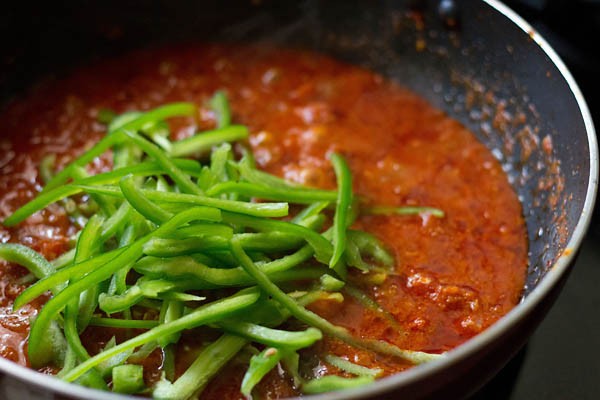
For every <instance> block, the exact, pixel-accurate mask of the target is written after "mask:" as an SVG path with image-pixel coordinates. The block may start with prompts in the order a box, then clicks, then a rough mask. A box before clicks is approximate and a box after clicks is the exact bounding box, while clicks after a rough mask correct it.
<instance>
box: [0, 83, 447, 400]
mask: <svg viewBox="0 0 600 400" xmlns="http://www.w3.org/2000/svg"><path fill="white" fill-rule="evenodd" d="M209 105H210V107H211V108H212V109H213V111H214V112H215V115H216V117H217V122H218V126H217V128H216V129H214V130H211V131H206V132H201V133H198V134H196V135H194V136H192V137H189V138H186V139H183V140H179V141H175V142H172V141H170V140H169V136H170V132H169V127H168V125H167V123H166V122H165V120H166V119H168V118H172V117H182V116H193V115H195V113H196V107H195V105H193V104H189V103H174V104H168V105H164V106H161V107H158V108H155V109H153V110H151V111H148V112H144V113H141V112H128V113H125V114H122V115H118V116H117V115H114V114H113V113H111V112H109V111H102V112H101V113H100V115H99V119H100V120H101V121H102V122H104V123H106V124H107V125H108V133H107V135H106V136H104V138H103V139H101V140H100V141H99V142H98V143H97V144H96V145H95V146H94V147H92V148H91V149H89V150H88V151H87V152H86V153H84V154H83V155H82V156H80V157H79V158H77V159H76V160H74V161H73V162H71V163H70V164H69V165H67V166H66V167H65V168H63V169H62V170H61V171H60V172H58V173H57V174H54V173H53V168H52V165H53V162H52V161H53V159H52V158H51V157H49V158H47V159H45V160H44V162H43V163H42V165H41V175H42V176H43V177H44V178H45V179H46V180H47V182H46V185H45V187H44V189H43V190H42V191H41V192H40V193H39V195H38V196H37V197H36V198H35V199H34V200H32V201H31V202H29V203H27V204H26V205H24V206H23V207H21V208H20V209H18V210H17V211H16V212H15V213H14V214H12V215H11V216H9V217H8V218H6V219H5V220H4V225H5V226H14V225H16V224H19V223H20V222H22V221H24V220H25V219H26V218H27V217H29V216H30V215H32V214H34V213H35V212H37V211H40V210H42V209H43V208H45V207H47V206H48V205H50V204H52V203H55V202H59V204H62V205H63V206H65V209H66V210H67V212H69V214H70V216H71V217H72V219H73V221H74V222H78V223H79V224H81V225H82V229H81V231H80V232H79V233H78V235H77V237H76V238H75V239H76V240H75V244H74V247H73V249H72V250H70V251H68V252H67V253H65V254H63V255H62V256H60V257H59V258H57V259H55V260H53V261H52V262H48V261H47V260H46V259H45V258H44V257H42V256H41V255H40V254H38V253H36V252H35V251H33V250H31V249H29V248H28V247H25V246H23V245H19V244H10V243H7V244H2V245H0V258H2V259H5V260H7V261H10V262H14V263H17V264H20V265H22V266H24V267H26V268H27V269H28V270H29V271H30V273H31V275H33V277H35V278H36V279H37V281H36V282H35V283H33V284H32V285H31V286H29V287H28V288H27V289H25V290H24V291H23V292H22V293H21V295H20V296H19V297H18V298H17V299H16V300H15V302H14V308H15V309H18V308H20V307H22V306H23V305H24V304H27V303H28V302H30V301H32V300H34V299H35V298H37V297H38V296H40V295H42V294H44V293H46V292H47V291H51V292H52V294H53V296H52V297H51V298H50V300H49V301H48V302H47V303H46V304H45V305H44V306H43V308H42V309H41V311H40V312H39V314H38V315H37V317H36V318H35V320H33V321H32V322H31V331H30V336H29V343H28V346H29V360H30V362H31V365H32V367H34V368H38V367H42V366H45V365H49V364H53V365H56V366H59V367H60V368H61V371H60V372H59V374H58V375H59V376H60V377H61V378H62V379H64V380H66V381H69V382H78V383H80V384H83V385H86V386H89V387H93V388H98V389H104V390H113V391H115V392H121V393H147V394H151V395H152V396H153V397H155V398H160V399H186V398H190V397H193V396H197V395H198V394H199V393H200V392H201V391H202V389H203V388H204V387H205V386H206V384H207V383H208V382H209V381H210V380H211V378H213V377H214V376H215V375H216V374H217V373H218V371H219V370H220V369H221V368H222V367H224V366H225V364H227V363H228V362H229V361H230V360H231V359H233V358H234V357H235V356H236V355H238V356H239V354H243V353H247V354H249V355H248V356H247V358H249V361H248V369H247V372H246V374H245V376H244V379H243V382H242V385H241V388H240V391H241V393H243V394H244V395H246V396H249V395H251V392H252V389H253V388H254V386H255V385H256V384H257V383H258V382H259V381H260V380H261V379H262V378H263V377H264V376H265V375H266V374H267V373H268V372H269V371H270V370H271V369H273V368H274V367H275V366H276V365H277V364H278V363H281V364H282V365H283V366H284V368H285V369H286V370H287V371H288V373H289V374H290V376H292V377H293V379H294V383H295V385H296V386H297V387H298V388H299V389H300V390H301V391H302V392H303V393H319V392H324V391H331V390H339V389H344V388H348V387H355V386H358V385H363V384H366V383H369V382H372V381H373V379H374V378H375V377H376V376H377V375H378V374H380V372H381V371H380V370H377V369H370V368H366V367H363V366H359V365H356V364H354V363H351V362H349V361H348V360H346V359H344V358H341V357H338V356H335V355H331V354H329V355H326V357H325V358H326V359H325V361H326V362H328V363H330V364H332V365H334V366H335V367H337V368H339V369H340V370H342V371H345V372H346V376H351V377H341V376H334V375H330V376H325V377H320V378H316V379H306V378H304V377H303V376H301V374H300V373H299V371H298V364H299V355H298V353H297V350H299V349H302V348H305V347H308V346H311V345H312V344H313V343H315V342H316V341H318V340H320V339H321V338H322V335H323V334H325V335H330V336H333V337H336V338H338V339H340V340H342V341H344V342H346V343H348V344H350V345H352V346H356V347H360V348H364V349H368V350H371V351H374V352H377V353H381V354H385V355H391V356H395V357H399V358H402V359H404V360H407V361H409V362H412V363H414V364H419V363H422V362H426V361H429V360H431V359H434V358H436V357H438V355H434V354H427V353H422V352H418V351H409V350H403V349H400V348H398V347H396V346H394V345H392V344H389V343H387V342H384V341H380V340H372V339H363V338H358V337H354V336H353V335H351V334H350V333H349V331H348V330H346V329H345V328H342V327H339V326H336V325H333V324H331V323H330V322H328V321H327V320H325V319H323V318H321V317H320V316H318V315H317V314H315V313H313V312H311V311H309V310H308V309H306V308H305V306H306V305H308V304H310V303H312V302H314V301H316V300H326V301H337V302H339V301H343V295H342V292H341V291H342V289H343V288H344V286H346V287H347V289H348V291H347V292H345V293H346V294H350V295H351V296H354V297H355V298H356V299H357V300H359V301H361V302H362V303H363V304H365V305H366V306H368V307H370V308H371V309H372V310H374V311H375V312H379V313H382V314H383V315H384V317H386V318H388V319H390V320H393V318H389V317H390V315H389V313H387V314H386V312H385V310H383V309H382V308H381V307H380V306H379V305H378V304H377V303H375V302H374V301H373V300H372V299H370V298H368V296H366V295H365V294H364V293H362V292H361V291H360V290H358V289H357V288H356V287H352V286H350V285H349V284H346V282H345V280H346V276H347V268H348V267H354V268H357V269H359V270H362V271H363V272H364V274H365V276H370V277H371V279H373V280H377V279H379V280H381V279H385V274H386V271H388V270H389V268H390V267H392V266H393V259H392V257H391V256H390V255H389V254H388V253H387V251H386V250H385V249H384V247H383V246H382V245H381V244H380V243H379V241H378V240H377V239H376V238H375V237H374V236H372V235H370V234H369V233H367V232H364V231H358V230H353V229H351V228H350V226H351V225H352V223H353V221H354V219H355V218H356V217H357V216H358V214H359V213H361V212H369V213H378V214H382V213H383V214H390V213H397V214H417V213H422V212H427V213H430V214H431V215H433V216H436V217H442V216H443V212H442V211H440V210H438V209H434V208H428V207H400V208H393V207H371V208H369V209H361V208H360V204H359V201H358V200H357V199H356V198H355V197H354V196H353V193H352V176H351V173H350V170H349V169H348V166H347V164H346V162H345V160H344V158H343V157H342V156H340V155H338V154H332V155H331V157H330V159H331V162H332V165H333V169H334V171H335V174H336V177H337V183H338V184H337V190H336V191H328V190H320V189H314V188H307V187H303V186H300V185H297V184H293V183H290V182H287V181H285V180H283V179H281V178H278V177H276V176H273V175H270V174H267V173H265V172H263V171H260V170H258V169H256V167H255V165H254V160H253V157H252V154H251V152H250V151H248V150H246V149H245V147H243V146H240V148H241V149H242V150H243V156H242V157H241V159H239V160H236V157H235V156H234V152H233V151H232V146H231V144H230V143H231V142H236V141H240V140H243V139H245V138H247V136H248V129H247V128H246V127H245V126H241V125H232V124H231V112H230V109H229V105H228V102H227V98H226V96H225V94H224V93H223V92H217V93H216V94H215V95H214V96H213V98H212V99H211V101H210V104H209ZM109 150H112V156H113V169H112V171H110V172H104V173H99V174H97V175H93V176H90V175H89V174H88V173H87V172H86V168H85V167H86V165H87V164H89V163H90V162H91V161H93V160H94V159H95V158H96V157H98V156H100V155H102V154H103V153H105V152H107V151H109ZM82 194H85V195H87V196H89V201H87V202H85V204H83V203H84V202H83V201H82ZM73 196H74V197H73ZM255 198H258V199H261V201H262V202H254V201H252V200H253V199H255ZM73 199H76V200H77V201H74V200H73ZM288 203H292V204H298V205H302V206H303V208H302V209H301V211H300V212H298V213H297V214H296V215H294V216H293V217H291V218H288V219H284V217H288V212H289V210H288ZM84 206H85V207H84ZM333 208H334V211H333V221H332V223H331V224H330V225H331V226H330V228H328V229H326V230H323V227H324V225H325V223H326V218H327V215H330V214H328V213H330V211H328V210H329V209H333ZM382 271H383V272H382ZM33 277H32V278H33ZM232 293H233V294H232ZM153 315H154V316H156V317H155V318H150V319H149V318H148V316H153ZM290 317H293V318H295V319H296V320H298V321H300V322H301V323H303V324H304V325H305V326H308V327H307V328H306V329H305V330H301V331H289V330H283V329H281V328H278V327H279V326H280V325H282V324H283V323H284V322H286V321H287V320H288V319H289V318H290ZM88 326H104V327H111V328H121V329H126V330H127V334H128V336H127V337H128V338H127V339H126V340H124V341H122V342H121V343H118V344H117V343H116V341H115V340H114V338H113V339H112V340H111V341H110V342H109V343H108V344H107V345H106V346H105V348H104V349H103V350H102V351H100V352H99V353H98V354H95V355H91V354H89V353H88V351H87V349H86V348H85V347H84V346H83V344H82V342H81V340H80V334H81V333H82V332H83V331H84V330H85V329H86V328H87V327H88ZM201 326H204V327H207V328H208V329H211V330H216V331H218V332H220V336H219V337H218V338H217V339H216V340H215V341H213V342H211V343H207V344H206V345H205V346H204V347H203V348H202V349H201V351H200V353H199V354H198V356H197V357H196V359H195V361H194V362H193V363H192V364H191V365H190V366H189V368H188V369H187V370H186V371H185V372H184V373H183V374H182V375H181V376H179V377H175V374H174V358H175V352H174V346H175V345H176V343H177V342H178V340H179V338H180V336H181V333H182V331H184V330H189V329H194V328H198V327H201ZM139 332H142V333H139ZM136 333H137V334H136ZM253 344H256V346H258V349H257V347H255V346H254V345H253ZM156 348H161V349H162V351H163V355H164V373H163V378H162V379H161V380H160V381H159V382H158V383H157V384H156V385H154V387H152V388H147V387H146V386H145V384H144V379H143V366H142V365H141V361H143V359H144V358H145V357H147V356H148V355H149V354H150V353H151V352H152V351H154V350H155V349H156ZM259 349H262V351H260V350H259ZM107 382H110V384H107ZM109 386H110V388H109Z"/></svg>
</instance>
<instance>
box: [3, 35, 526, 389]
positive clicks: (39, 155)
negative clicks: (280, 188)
mask: <svg viewBox="0 0 600 400" xmlns="http://www.w3.org/2000/svg"><path fill="white" fill-rule="evenodd" d="M401 83H402V82H400V84H401ZM219 89H223V90H225V92H226V93H227V95H228V97H229V99H230V102H231V106H232V110H233V119H234V121H235V122H236V123H240V124H245V125H247V126H248V127H249V129H250V132H251V135H250V138H249V145H250V146H251V148H252V150H253V151H254V155H255V158H256V162H257V164H258V165H259V167H260V168H262V169H264V170H266V171H268V172H271V173H274V174H277V175H280V176H282V177H284V178H286V179H288V180H292V181H296V182H300V183H303V184H306V185H308V186H314V187H322V188H334V187H335V175H334V173H333V170H332V168H331V165H330V162H329V160H328V159H327V155H328V154H330V153H331V152H334V151H335V152H338V153H340V154H342V155H344V156H345V157H346V159H347V160H348V163H349V165H350V168H351V171H352V173H353V175H354V191H355V193H356V194H357V195H358V196H360V197H361V198H362V199H363V201H364V202H365V203H366V204H371V205H386V206H406V205H423V206H431V207H437V208H439V209H442V210H443V211H444V212H445V217H444V218H434V217H432V216H431V215H427V214H421V215H419V216H398V215H395V216H362V217H360V218H359V219H358V221H357V222H356V227H357V228H360V229H364V230H366V231H368V232H371V233H373V234H374V235H376V236H377V237H378V238H379V239H380V240H382V241H383V243H385V245H386V247H387V248H388V249H389V250H390V251H391V253H392V254H393V255H394V256H395V260H396V263H395V264H396V265H395V269H394V272H393V273H391V274H389V275H388V276H387V278H386V279H385V280H384V281H383V282H376V283H375V284H374V283H373V282H365V281H364V280H363V279H361V274H360V273H358V272H355V273H352V274H351V276H350V277H349V281H350V282H352V283H353V284H354V285H356V286H357V287H359V288H360V289H362V290H363V291H365V292H366V293H367V294H369V295H370V296H371V297H372V298H373V299H375V300H376V301H377V302H378V303H379V304H380V305H381V307H382V308H383V309H385V310H386V312H387V313H389V315H390V316H392V317H393V318H388V319H386V318H381V316H380V315H376V314H375V313H374V312H372V311H371V310H369V309H366V308H365V307H363V306H362V305H360V304H359V303H358V302H357V301H355V300H353V298H352V297H351V296H344V297H345V300H344V302H343V303H340V304H338V303H334V302H317V303H314V304H313V305H312V306H311V307H310V308H311V309H312V310H313V311H315V312H317V313H318V314H320V315H321V316H323V317H325V318H327V319H328V320H330V321H331V322H333V323H334V324H337V325H340V326H344V327H347V328H348V329H349V330H350V331H351V332H352V333H353V334H354V335H356V336H360V337H364V338H379V339H383V340H386V341H389V342H391V343H393V344H395V345H397V346H399V347H400V348H406V349H412V350H420V351H426V352H433V353H440V352H444V351H447V350H450V349H452V348H454V347H456V346H458V345H460V344H461V343H463V342H465V341H466V340H468V339H469V338H471V337H473V336H474V335H477V334H478V333H480V332H481V331H483V330H484V329H486V328H487V327H488V326H490V325H491V324H493V323H494V322H495V321H497V320H498V319H499V318H500V317H502V316H503V315H504V314H505V313H507V312H508V311H509V310H510V309H511V308H512V307H514V306H515V305H516V304H517V302H518V301H519V298H520V295H521V291H522V287H523V285H524V279H525V274H526V265H527V258H526V256H527V242H526V231H525V223H524V220H523V217H522V215H521V205H520V203H519V201H518V199H517V196H516V194H515V193H514V191H513V189H512V188H511V186H510V185H509V183H508V181H507V177H506V176H505V174H504V173H503V171H502V169H501V166H500V164H499V163H498V161H497V160H496V159H495V158H494V157H493V155H492V154H491V152H490V151H489V150H488V149H487V148H485V147H484V146H483V145H482V144H481V143H480V142H478V141H477V140H476V138H475V137H474V136H473V134H471V133H470V132H469V131H468V130H467V129H466V128H465V127H463V126H462V125H461V124H460V123H459V122H457V121H455V120H453V119H451V118H449V117H448V116H447V115H445V114H444V113H443V112H441V111H439V110H437V109H435V108H433V107H432V106H430V105H429V104H428V103H427V102H426V101H425V100H423V99H421V98H420V97H419V96H417V95H415V94H413V93H411V92H409V91H407V90H405V89H403V88H402V87H401V86H399V85H398V84H396V83H392V82H390V81H389V80H386V79H384V78H383V77H381V76H380V75H377V74H375V73H373V72H371V71H368V70H366V69H363V68H359V67H356V66H352V65H348V64H345V63H342V62H338V61H336V60H333V59H331V58H328V57H326V56H323V55H318V54H315V53H310V52H300V51H292V50H277V49H272V48H264V47H243V46H225V45H206V46H196V45H193V46H180V47H170V48H164V49H158V50H145V51H140V52H136V53H132V54H128V55H126V56H124V57H121V58H118V59H114V60H110V61H103V62H99V63H97V64H95V65H93V66H90V67H85V68H82V69H78V70H76V71H75V72H74V73H73V74H72V75H70V76H69V77H67V78H63V79H60V80H55V81H47V82H45V83H43V84H40V85H38V86H37V87H35V88H34V89H32V90H31V91H30V92H29V93H28V94H27V95H25V96H24V97H21V98H20V99H17V100H15V101H13V102H12V103H10V104H9V105H8V106H7V107H6V108H5V110H4V111H3V112H2V113H1V114H0V126H1V127H2V133H1V139H0V146H1V149H2V151H1V152H0V218H5V217H7V216H8V215H10V214H11V213H12V212H13V211H14V210H16V209H17V208H18V207H19V206H21V205H23V204H25V203H26V202H27V201H29V200H30V199H32V198H33V197H34V196H35V195H36V193H37V192H38V191H39V190H40V189H41V186H42V183H41V182H42V181H41V178H40V176H39V170H38V168H39V165H40V162H41V161H42V159H43V158H44V157H45V156H47V155H48V154H55V155H56V163H57V165H58V167H59V168H60V167H61V166H63V165H65V164H66V163H67V162H69V161H70V160H72V159H73V158H74V157H75V156H76V155H79V154H81V153H82V152H84V151H85V150H86V148H89V147H90V146H91V145H92V144H94V143H95V142H96V141H98V140H99V138H101V137H102V136H103V135H104V134H105V130H106V127H105V126H104V125H102V124H100V123H98V122H97V115H98V112H99V110H101V109H105V108H108V109H111V110H114V111H115V112H117V113H122V112H125V111H128V110H147V109H150V108H152V107H156V106H159V105H161V104H164V103H169V102H175V101H190V102H194V103H196V104H199V105H206V102H207V100H208V99H209V98H210V96H211V95H212V94H213V93H214V92H215V91H216V90H219ZM214 126H215V115H214V114H213V113H212V112H211V111H210V108H209V107H208V106H202V107H200V111H199V114H198V115H197V117H196V118H178V119H174V120H171V127H172V132H174V135H175V138H182V137H185V136H189V135H191V134H192V133H193V132H194V131H198V130H205V129H210V128H213V127H214ZM109 163H110V157H109V156H105V157H101V158H98V159H97V160H95V162H94V163H93V165H92V169H93V171H90V172H99V171H103V170H105V169H106V168H107V166H108V165H109ZM78 229H79V228H78V227H77V226H75V225H74V224H73V223H72V222H71V221H70V220H69V218H68V217H67V216H66V214H65V211H64V210H63V209H62V208H61V206H59V205H57V204H54V205H52V206H51V207H49V208H48V209H46V210H44V211H41V212H39V213H36V214H35V215H34V216H32V217H30V218H29V219H27V220H26V221H25V222H24V223H22V224H20V225H18V226H17V227H15V228H4V227H0V240H1V241H2V242H16V243H22V244H24V245H27V246H29V247H31V248H33V249H34V250H37V251H39V252H40V253H41V254H43V255H44V256H45V257H46V258H48V259H50V260H51V259H54V258H56V257H57V256H59V255H60V254H62V253H63V252H65V251H66V250H68V249H69V237H70V236H72V235H73V234H75V233H76V232H77V230H78ZM25 274H26V270H25V269H23V268H21V267H19V266H16V265H13V264H9V263H6V262H1V263H0V355H1V356H2V357H5V358H8V359H10V360H12V361H14V362H17V363H19V364H21V365H27V364H28V361H27V356H26V354H27V351H26V346H27V344H26V341H27V335H28V331H29V318H31V317H33V316H35V315H36V313H37V311H38V310H39V308H40V307H41V306H42V305H43V303H44V301H46V300H47V299H48V297H47V296H46V297H44V298H39V299H37V300H36V301H34V302H32V303H30V304H28V305H26V306H25V307H23V308H22V309H20V310H18V311H13V310H12V302H13V300H14V299H15V297H16V296H17V295H18V294H19V293H20V292H21V291H22V290H23V289H24V288H25V287H26V286H27V283H26V282H24V281H22V277H23V276H24V275H25ZM48 296H49V295H48ZM114 334H115V332H111V331H110V330H109V329H107V328H92V327H90V328H88V329H87V331H86V332H85V333H84V335H82V338H83V339H84V341H85V344H86V346H87V347H88V349H89V350H90V352H91V353H92V354H94V352H97V351H98V350H99V349H100V348H102V347H103V346H104V345H105V343H106V342H107V341H108V340H109V339H110V338H111V337H112V336H113V335H114ZM116 334H117V339H118V338H119V336H118V335H119V334H120V333H118V332H117V333H116ZM201 341H202V340H201V338H197V337H195V336H194V334H193V332H187V334H186V335H185V337H184V340H183V341H182V343H181V344H180V346H179V349H178V352H177V356H176V357H177V358H176V360H177V371H178V373H182V372H183V371H184V370H185V368H186V367H187V366H188V365H189V363H191V362H192V361H193V359H194V356H195V354H197V353H196V352H195V350H194V349H195V346H196V347H197V344H198V343H200V342H201ZM325 353H332V354H335V355H338V356H343V357H345V358H348V359H349V360H350V361H352V362H355V363H358V364H360V365H363V366H367V367H378V368H381V369H383V370H384V375H389V374H392V373H396V372H399V371H402V370H405V369H406V368H409V365H407V364H404V363H402V362H401V361H398V360H395V359H390V358H385V357H381V356H377V355H374V354H373V353H370V352H368V351H363V350H357V349H355V348H352V347H350V346H348V345H346V344H344V343H342V342H340V341H337V340H334V339H330V338H327V337H325V338H324V339H323V340H322V341H321V342H319V343H318V345H317V346H313V347H312V348H310V349H308V350H304V351H303V353H302V357H303V359H305V360H307V361H305V362H304V365H303V368H304V371H303V373H305V374H311V375H312V376H321V375H325V374H330V373H337V374H341V375H344V373H343V372H341V371H340V370H337V369H336V368H335V367H333V366H331V365H329V364H327V363H326V362H325V361H323V360H322V359H321V358H319V355H322V354H325ZM161 365H162V355H161V354H160V352H159V351H155V352H154V353H152V354H151V356H150V357H149V358H148V359H147V360H146V361H145V367H146V368H145V371H144V373H145V378H146V380H147V381H148V382H153V381H155V380H157V379H158V378H159V376H160V371H161ZM245 368H246V367H245V366H244V364H243V363H241V362H236V360H235V359H234V360H233V361H232V362H230V363H229V365H228V366H227V368H226V369H225V370H224V371H223V372H222V373H220V374H219V375H218V376H217V378H216V379H214V380H213V382H212V383H211V384H210V385H209V386H208V387H207V388H206V389H205V390H204V392H203V396H202V397H203V398H208V399H222V398H243V397H242V395H241V394H240V393H239V385H240V382H241V379H242V376H243V374H244V372H245ZM57 371H58V369H56V368H55V367H53V366H48V367H46V368H44V369H43V370H42V372H46V373H56V372H57ZM257 393H259V394H262V395H263V396H266V397H286V396H293V395H297V394H298V393H297V392H296V389H295V388H294V387H293V384H292V381H291V379H290V378H289V377H288V376H286V375H285V373H283V372H281V370H278V369H275V370H273V371H272V372H271V373H270V374H269V375H268V376H267V379H265V380H263V382H261V383H260V384H259V385H258V387H257Z"/></svg>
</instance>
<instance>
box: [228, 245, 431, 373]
mask: <svg viewBox="0 0 600 400" xmlns="http://www.w3.org/2000/svg"><path fill="white" fill-rule="evenodd" d="M231 252H232V254H233V256H234V257H235V258H236V259H237V260H238V262H239V263H240V265H241V266H242V267H243V268H244V270H246V272H247V273H248V275H250V276H252V277H253V278H254V279H255V280H256V283H257V285H258V286H260V288H261V289H262V290H264V291H265V292H266V293H268V294H269V295H271V296H272V297H273V298H274V299H275V300H277V301H278V302H279V303H281V305H282V306H284V307H285V308H287V309H288V310H289V312H290V313H291V314H292V316H294V317H296V318H297V319H299V320H300V321H302V322H304V323H306V324H308V325H311V326H314V327H315V328H317V329H319V330H321V331H322V332H324V333H326V334H328V335H330V336H333V337H336V338H338V339H340V340H342V341H344V342H346V343H348V344H349V345H351V346H355V347H360V348H364V349H367V350H371V351H374V352H376V353H380V354H384V355H389V356H394V357H398V358H401V359H403V360H406V361H409V362H412V363H413V364H422V363H424V362H428V361H431V360H435V359H437V358H439V357H442V356H441V355H439V354H430V353H424V352H420V351H412V350H403V349H400V348H398V347H396V346H394V345H392V344H389V343H387V342H383V341H379V340H373V339H362V338H356V337H354V336H352V334H350V332H348V330H346V329H345V328H342V327H340V326H336V325H333V324H332V323H331V322H329V321H327V320H326V319H324V318H322V317H320V316H318V315H317V314H315V313H313V312H312V311H309V310H307V309H306V308H304V307H302V306H301V305H299V304H298V303H297V302H296V301H294V299H292V298H291V297H289V296H288V295H287V294H285V293H284V292H283V291H281V289H279V287H277V285H275V284H274V283H273V282H272V281H271V280H270V279H269V278H268V277H267V276H266V275H265V274H264V272H262V271H261V270H260V269H259V268H258V267H257V266H256V265H255V264H254V262H253V261H252V259H250V258H249V257H248V255H247V254H246V253H245V252H244V249H243V248H242V247H241V245H240V244H239V243H238V242H237V241H236V239H235V238H234V239H232V240H231Z"/></svg>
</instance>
